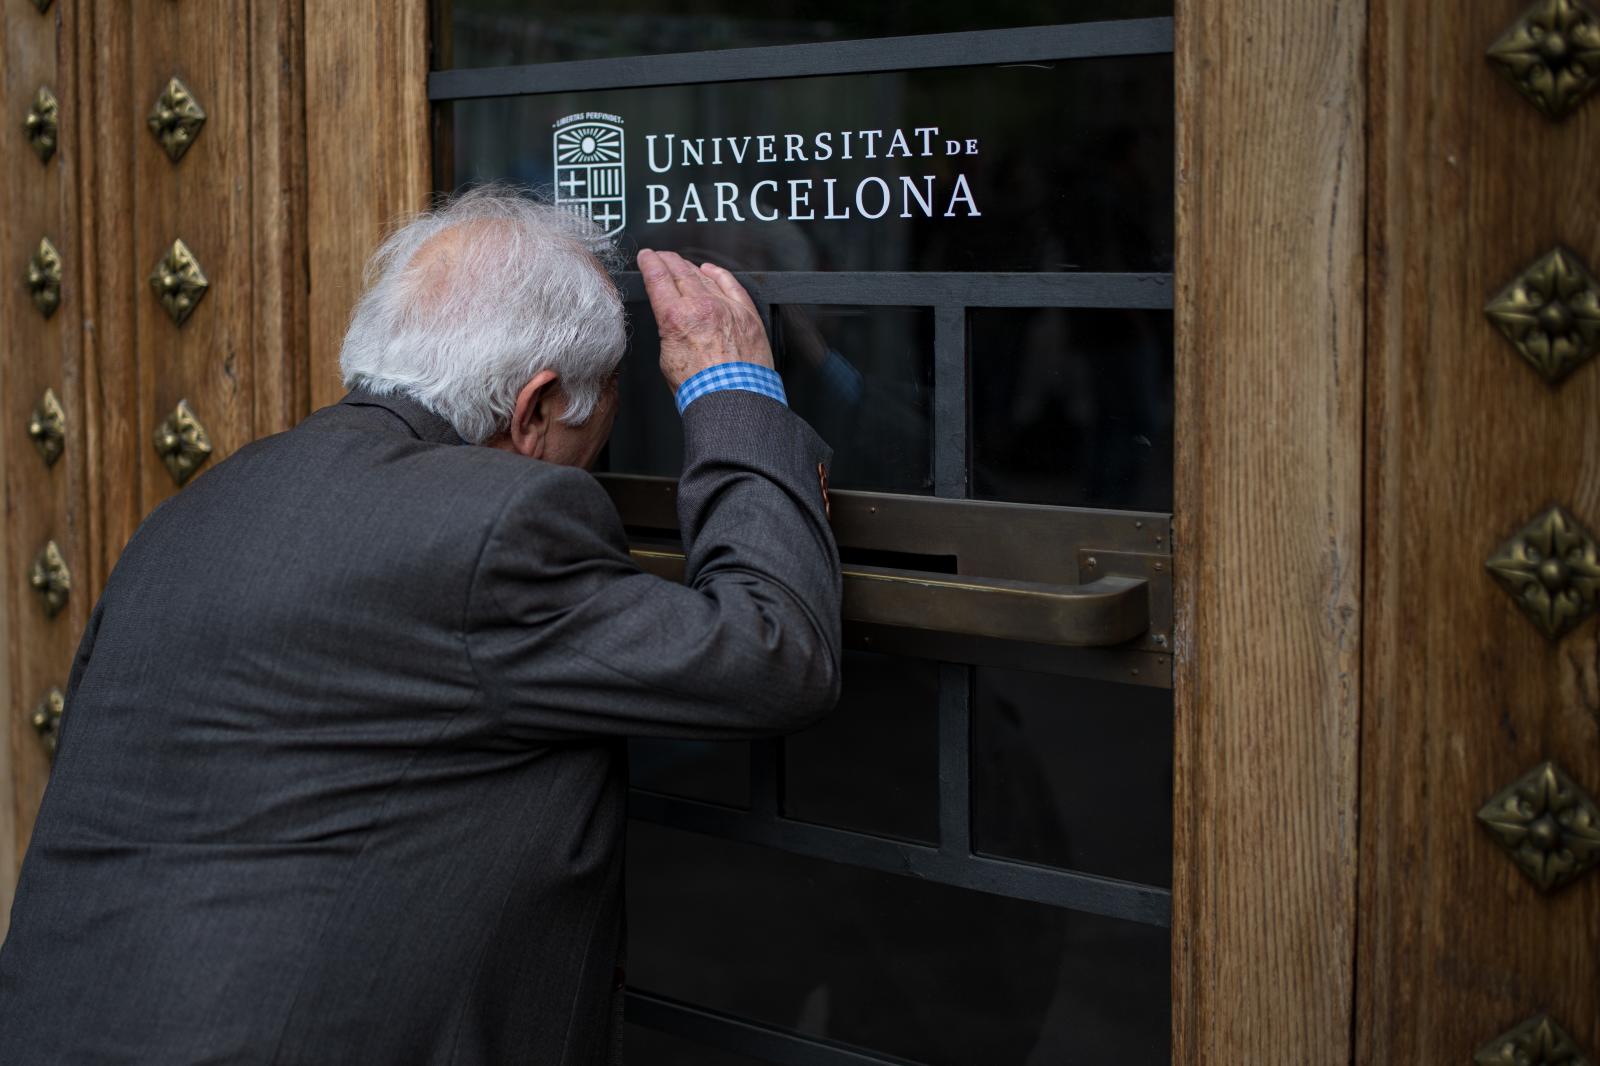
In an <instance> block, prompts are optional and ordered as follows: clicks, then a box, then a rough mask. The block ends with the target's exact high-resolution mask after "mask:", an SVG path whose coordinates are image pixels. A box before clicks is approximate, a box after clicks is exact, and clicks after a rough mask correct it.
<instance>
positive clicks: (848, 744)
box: [784, 651, 939, 844]
mask: <svg viewBox="0 0 1600 1066" xmlns="http://www.w3.org/2000/svg"><path fill="white" fill-rule="evenodd" d="M784 759H785V775H784V813H785V814H787V815H789V816H790V817H791V818H798V819H801V820H802V821H807V822H816V823H818V824H821V825H832V826H838V827H840V828H843V829H858V830H861V831H863V832H867V833H876V834H878V835H880V836H890V837H901V838H904V839H908V840H919V841H926V842H928V843H932V844H937V843H938V842H939V666H938V664H937V663H931V662H923V661H921V660H915V659H894V658H890V657H889V656H886V655H874V654H871V653H870V652H860V651H846V652H845V654H844V689H843V692H842V694H841V696H840V698H839V705H838V706H837V707H835V708H834V710H833V713H832V714H830V715H829V716H828V717H827V718H825V719H823V720H822V722H821V723H819V724H818V725H815V726H813V727H811V728H810V729H808V730H806V731H805V732H803V733H797V734H795V735H794V736H791V737H789V738H788V739H787V740H785V741H784Z"/></svg>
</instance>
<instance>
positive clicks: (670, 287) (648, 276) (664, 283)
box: [639, 248, 679, 308]
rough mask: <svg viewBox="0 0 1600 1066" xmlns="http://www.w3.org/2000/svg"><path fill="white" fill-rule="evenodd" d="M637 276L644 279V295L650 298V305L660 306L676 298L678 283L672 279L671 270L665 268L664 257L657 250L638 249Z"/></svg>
mask: <svg viewBox="0 0 1600 1066" xmlns="http://www.w3.org/2000/svg"><path fill="white" fill-rule="evenodd" d="M669 254H670V253H669ZM639 276H640V277H641V278H643V279H644V291H645V295H646V296H648V297H649V298H650V305H651V306H652V307H655V308H660V307H661V306H662V305H663V304H666V303H669V302H671V301H673V300H676V299H677V298H678V295H679V293H678V283H677V282H676V281H674V280H673V278H672V271H671V270H669V269H668V268H667V262H666V259H665V258H664V257H663V256H662V255H661V254H660V253H659V252H652V251H651V250H650V249H648V248H640V249H639Z"/></svg>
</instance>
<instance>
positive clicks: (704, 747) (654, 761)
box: [628, 740, 750, 809]
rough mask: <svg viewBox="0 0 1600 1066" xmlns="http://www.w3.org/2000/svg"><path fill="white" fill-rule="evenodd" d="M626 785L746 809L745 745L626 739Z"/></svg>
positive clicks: (747, 750)
mask: <svg viewBox="0 0 1600 1066" xmlns="http://www.w3.org/2000/svg"><path fill="white" fill-rule="evenodd" d="M628 784H630V785H632V786H633V787H634V788H642V789H647V790H649V791H651V792H663V793H666V794H667V795H669V796H683V797H686V798H688V799H697V800H705V801H706V802H707V803H720V804H722V805H723V806H724V807H739V808H742V809H743V808H748V807H749V806H750V745H749V744H747V743H740V742H737V741H728V740H630V741H628Z"/></svg>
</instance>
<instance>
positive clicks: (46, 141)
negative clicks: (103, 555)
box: [22, 85, 61, 163]
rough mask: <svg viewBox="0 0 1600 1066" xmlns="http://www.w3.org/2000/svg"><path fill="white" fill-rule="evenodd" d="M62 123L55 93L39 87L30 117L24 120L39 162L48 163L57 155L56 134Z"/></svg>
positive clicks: (30, 109) (30, 107) (24, 127)
mask: <svg viewBox="0 0 1600 1066" xmlns="http://www.w3.org/2000/svg"><path fill="white" fill-rule="evenodd" d="M60 121H61V105H60V104H59V103H57V102H56V96H55V93H53V92H51V91H50V90H49V89H47V88H45V87H44V86H43V85H41V86H39V91H38V92H36V93H34V94H33V103H32V104H31V105H30V106H29V107H28V117H27V118H26V119H25V120H23V123H22V128H23V130H24V131H26V132H27V134H28V143H29V144H31V145H33V150H34V153H35V154H36V155H38V157H39V162H41V163H48V162H50V157H51V156H53V155H55V154H56V133H57V132H58V130H59V123H60Z"/></svg>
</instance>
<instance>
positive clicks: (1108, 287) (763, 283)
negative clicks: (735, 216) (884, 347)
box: [617, 270, 1172, 311]
mask: <svg viewBox="0 0 1600 1066" xmlns="http://www.w3.org/2000/svg"><path fill="white" fill-rule="evenodd" d="M736 277H738V279H739V281H740V283H741V284H743V285H744V286H745V287H746V288H748V289H749V290H750V291H751V293H752V295H753V296H754V298H755V299H756V300H757V301H758V302H762V301H766V302H771V303H778V304H785V303H792V304H854V305H859V306H905V307H939V306H944V305H957V304H959V305H961V306H964V307H1100V308H1119V309H1131V310H1150V311H1170V310H1171V309H1172V275H1171V274H1161V273H1144V274H1139V273H1096V272H1087V271H1074V272H1046V271H1041V272H1034V273H1023V272H1017V271H988V272H977V273H970V274H967V273H958V272H955V271H927V272H915V271H859V272H858V271H836V272H835V271H748V272H741V273H739V274H737V275H736ZM617 281H618V284H619V285H621V287H622V291H623V298H624V299H627V300H631V301H638V300H643V299H645V292H644V283H643V282H642V281H641V280H640V278H639V274H638V272H637V271H632V270H629V271H623V272H621V273H619V274H618V275H617Z"/></svg>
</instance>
